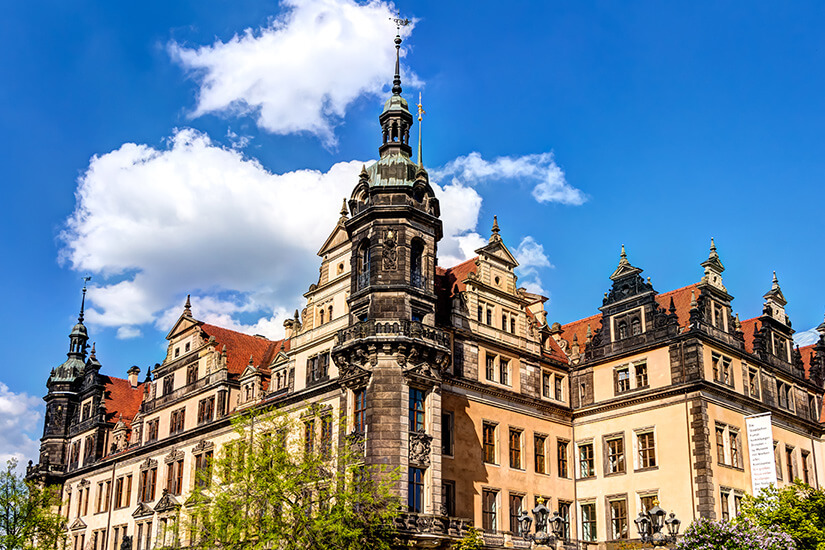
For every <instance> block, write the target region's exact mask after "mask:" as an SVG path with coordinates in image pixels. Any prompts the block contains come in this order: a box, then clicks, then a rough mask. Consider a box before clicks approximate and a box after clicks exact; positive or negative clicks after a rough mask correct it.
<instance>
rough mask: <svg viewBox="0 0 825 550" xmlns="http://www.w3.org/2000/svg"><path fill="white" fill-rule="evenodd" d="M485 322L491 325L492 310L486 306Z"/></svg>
mask: <svg viewBox="0 0 825 550" xmlns="http://www.w3.org/2000/svg"><path fill="white" fill-rule="evenodd" d="M487 324H488V325H490V326H493V310H492V309H490V308H487Z"/></svg>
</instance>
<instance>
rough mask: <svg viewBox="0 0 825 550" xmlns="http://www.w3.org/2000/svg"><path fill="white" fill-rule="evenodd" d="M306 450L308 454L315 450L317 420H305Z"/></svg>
mask: <svg viewBox="0 0 825 550" xmlns="http://www.w3.org/2000/svg"><path fill="white" fill-rule="evenodd" d="M304 452H305V453H307V454H312V453H314V452H315V420H307V421H306V422H304Z"/></svg>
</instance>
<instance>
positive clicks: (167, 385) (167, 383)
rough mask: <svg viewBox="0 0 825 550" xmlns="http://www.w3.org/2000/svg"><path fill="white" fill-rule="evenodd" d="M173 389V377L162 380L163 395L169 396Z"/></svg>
mask: <svg viewBox="0 0 825 550" xmlns="http://www.w3.org/2000/svg"><path fill="white" fill-rule="evenodd" d="M174 389H175V375H174V374H170V375H169V376H166V377H164V378H163V395H169V394H170V393H172V391H173V390H174Z"/></svg>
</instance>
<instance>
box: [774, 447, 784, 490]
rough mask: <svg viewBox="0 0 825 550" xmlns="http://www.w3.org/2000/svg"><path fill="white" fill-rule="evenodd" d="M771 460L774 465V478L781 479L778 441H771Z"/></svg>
mask: <svg viewBox="0 0 825 550" xmlns="http://www.w3.org/2000/svg"><path fill="white" fill-rule="evenodd" d="M773 462H774V466H775V467H776V479H780V480H781V479H782V461H781V459H780V458H779V442H777V441H774V442H773Z"/></svg>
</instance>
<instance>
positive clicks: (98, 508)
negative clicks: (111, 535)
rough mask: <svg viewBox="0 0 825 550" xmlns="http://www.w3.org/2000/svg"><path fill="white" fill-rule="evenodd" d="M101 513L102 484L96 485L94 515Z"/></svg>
mask: <svg viewBox="0 0 825 550" xmlns="http://www.w3.org/2000/svg"><path fill="white" fill-rule="evenodd" d="M102 511H103V482H102V481H101V482H100V483H98V484H97V502H96V503H95V514H97V513H100V512H102Z"/></svg>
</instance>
